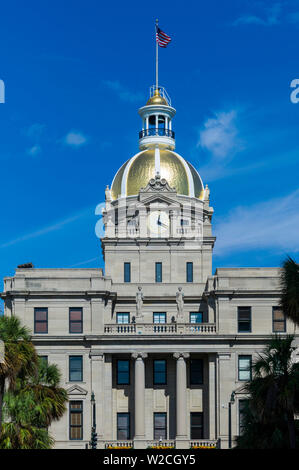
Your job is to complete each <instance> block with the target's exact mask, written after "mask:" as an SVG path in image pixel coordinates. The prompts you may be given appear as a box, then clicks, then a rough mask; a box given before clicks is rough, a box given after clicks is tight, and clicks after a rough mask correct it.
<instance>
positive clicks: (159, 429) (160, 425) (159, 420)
mask: <svg viewBox="0 0 299 470" xmlns="http://www.w3.org/2000/svg"><path fill="white" fill-rule="evenodd" d="M154 439H155V440H159V439H167V414H166V413H154Z"/></svg>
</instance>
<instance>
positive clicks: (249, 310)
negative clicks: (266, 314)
mask: <svg viewBox="0 0 299 470" xmlns="http://www.w3.org/2000/svg"><path fill="white" fill-rule="evenodd" d="M245 309H247V310H248V312H249V329H248V330H242V329H240V322H241V323H242V322H243V323H245V321H246V322H248V320H240V313H242V310H243V311H245ZM238 333H252V308H251V307H248V306H247V307H245V306H238Z"/></svg>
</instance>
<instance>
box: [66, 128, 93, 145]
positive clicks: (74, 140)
mask: <svg viewBox="0 0 299 470" xmlns="http://www.w3.org/2000/svg"><path fill="white" fill-rule="evenodd" d="M87 140H88V139H87V137H86V136H85V135H84V134H82V132H79V131H70V132H69V133H68V134H67V135H66V136H65V137H64V138H63V143H64V144H65V145H69V146H70V147H74V148H77V147H81V146H82V145H84V144H86V143H87Z"/></svg>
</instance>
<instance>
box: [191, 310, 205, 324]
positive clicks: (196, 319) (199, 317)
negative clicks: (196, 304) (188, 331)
mask: <svg viewBox="0 0 299 470" xmlns="http://www.w3.org/2000/svg"><path fill="white" fill-rule="evenodd" d="M202 321H203V314H202V312H190V323H202Z"/></svg>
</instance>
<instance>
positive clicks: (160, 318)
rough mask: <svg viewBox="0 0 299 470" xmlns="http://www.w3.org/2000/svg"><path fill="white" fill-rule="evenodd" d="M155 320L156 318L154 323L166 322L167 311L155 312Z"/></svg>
mask: <svg viewBox="0 0 299 470" xmlns="http://www.w3.org/2000/svg"><path fill="white" fill-rule="evenodd" d="M153 320H154V323H166V313H165V312H154V316H153Z"/></svg>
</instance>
